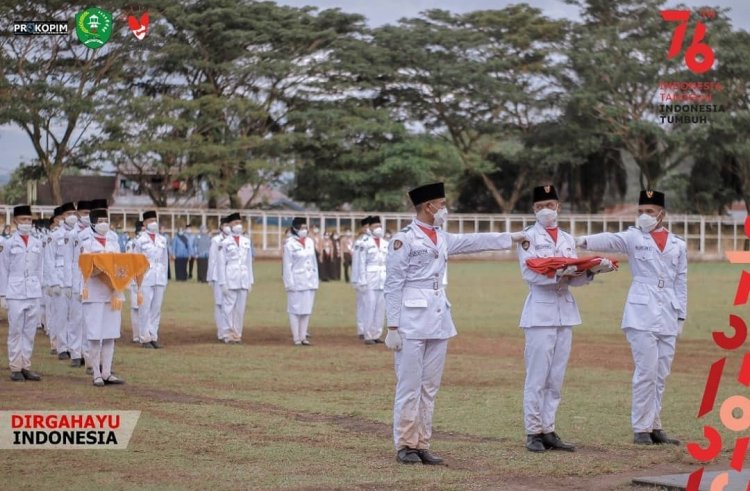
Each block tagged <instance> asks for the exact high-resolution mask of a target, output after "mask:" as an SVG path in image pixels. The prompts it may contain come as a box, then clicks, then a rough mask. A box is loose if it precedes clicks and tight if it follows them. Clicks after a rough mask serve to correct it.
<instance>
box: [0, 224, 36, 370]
mask: <svg viewBox="0 0 750 491" xmlns="http://www.w3.org/2000/svg"><path fill="white" fill-rule="evenodd" d="M27 237H28V245H27V244H25V243H24V241H23V239H22V238H21V235H20V234H19V233H18V232H16V233H14V234H13V235H12V236H11V237H10V238H9V239H7V240H6V241H5V243H4V244H3V246H2V252H0V297H5V298H6V301H7V303H8V365H9V366H10V370H11V371H12V372H20V371H21V370H22V369H26V370H28V369H29V368H31V353H32V351H33V350H34V335H35V334H36V328H37V325H38V323H39V299H40V298H41V297H42V276H43V274H44V273H43V271H44V247H43V246H42V241H41V240H39V239H37V238H35V237H32V236H31V235H29V236H27Z"/></svg>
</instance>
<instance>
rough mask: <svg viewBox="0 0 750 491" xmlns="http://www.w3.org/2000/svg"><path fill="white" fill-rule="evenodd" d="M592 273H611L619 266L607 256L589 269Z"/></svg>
mask: <svg viewBox="0 0 750 491" xmlns="http://www.w3.org/2000/svg"><path fill="white" fill-rule="evenodd" d="M589 271H591V272H592V273H595V274H596V273H609V272H610V271H617V268H616V267H615V265H614V264H612V261H610V260H609V259H607V258H606V257H605V258H603V259H602V260H601V261H600V262H599V264H598V265H596V266H594V267H593V268H591V269H589Z"/></svg>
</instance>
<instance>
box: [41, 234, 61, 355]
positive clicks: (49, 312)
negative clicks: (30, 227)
mask: <svg viewBox="0 0 750 491" xmlns="http://www.w3.org/2000/svg"><path fill="white" fill-rule="evenodd" d="M47 232H49V231H48V230H46V229H42V230H40V231H39V233H38V235H37V238H38V239H39V240H40V241H41V242H42V248H43V249H44V276H43V277H42V305H43V306H44V307H43V309H42V310H43V312H44V321H43V324H44V328H45V331H46V332H47V334H48V335H49V342H50V346H52V348H53V349H55V351H57V353H62V352H64V351H67V350H66V348H65V342H64V341H62V340H61V339H60V338H61V337H62V335H63V326H62V325H61V324H60V322H59V319H58V316H57V308H58V306H59V305H58V302H57V298H58V297H56V296H53V295H52V293H51V290H50V288H51V287H53V286H57V287H59V288H62V280H61V279H60V278H58V275H57V270H56V268H55V259H54V252H53V250H52V249H53V248H52V234H51V233H47Z"/></svg>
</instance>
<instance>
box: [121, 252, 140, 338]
mask: <svg viewBox="0 0 750 491" xmlns="http://www.w3.org/2000/svg"><path fill="white" fill-rule="evenodd" d="M125 252H129V253H134V252H135V238H132V239H130V240H128V241H127V243H126V244H125ZM129 289H130V331H131V335H132V338H133V342H134V343H138V342H140V339H141V330H140V328H139V327H138V284H137V283H136V282H135V280H133V281H131V282H130V288H129Z"/></svg>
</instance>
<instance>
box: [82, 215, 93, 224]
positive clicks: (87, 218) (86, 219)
mask: <svg viewBox="0 0 750 491" xmlns="http://www.w3.org/2000/svg"><path fill="white" fill-rule="evenodd" d="M80 220H81V223H82V224H84V225H91V217H90V216H88V215H83V216H82V217H81V218H80Z"/></svg>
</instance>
